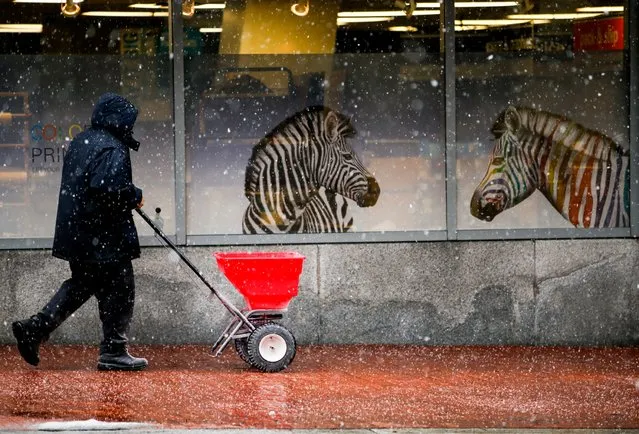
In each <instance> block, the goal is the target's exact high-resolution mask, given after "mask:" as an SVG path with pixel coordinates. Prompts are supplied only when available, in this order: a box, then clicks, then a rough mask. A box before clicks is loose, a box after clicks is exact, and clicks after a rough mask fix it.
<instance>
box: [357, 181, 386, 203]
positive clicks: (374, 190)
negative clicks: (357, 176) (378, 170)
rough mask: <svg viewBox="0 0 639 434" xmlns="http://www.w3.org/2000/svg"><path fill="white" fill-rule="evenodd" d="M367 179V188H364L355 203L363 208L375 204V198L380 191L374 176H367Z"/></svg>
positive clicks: (377, 197)
mask: <svg viewBox="0 0 639 434" xmlns="http://www.w3.org/2000/svg"><path fill="white" fill-rule="evenodd" d="M367 181H368V189H367V190H366V193H364V194H363V195H361V196H359V197H358V198H357V199H356V201H357V205H359V206H360V207H363V208H365V207H369V206H373V205H375V204H376V203H377V199H379V194H380V192H381V190H380V188H379V184H378V183H377V180H376V179H375V178H373V177H368V178H367Z"/></svg>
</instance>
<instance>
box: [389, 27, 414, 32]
mask: <svg viewBox="0 0 639 434" xmlns="http://www.w3.org/2000/svg"><path fill="white" fill-rule="evenodd" d="M388 30H389V31H390V32H416V31H417V27H413V26H391V27H389V28H388Z"/></svg>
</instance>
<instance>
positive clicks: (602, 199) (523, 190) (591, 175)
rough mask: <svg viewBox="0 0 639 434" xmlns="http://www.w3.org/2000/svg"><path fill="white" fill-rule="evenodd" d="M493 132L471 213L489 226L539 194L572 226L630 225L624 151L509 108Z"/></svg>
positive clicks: (564, 122)
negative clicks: (489, 153)
mask: <svg viewBox="0 0 639 434" xmlns="http://www.w3.org/2000/svg"><path fill="white" fill-rule="evenodd" d="M491 131H492V132H493V134H494V135H495V138H496V143H495V146H494V148H493V153H492V157H491V161H490V164H489V167H488V170H487V173H486V175H485V176H484V179H483V180H482V181H481V182H480V183H479V185H478V186H477V188H476V190H475V193H474V194H473V198H472V199H471V214H472V215H473V216H475V217H477V218H479V219H483V220H487V221H490V220H492V219H493V218H494V217H495V216H496V215H497V214H499V213H500V212H502V211H504V210H506V209H508V208H511V207H513V206H515V205H517V204H518V203H520V202H521V201H522V200H524V199H525V198H527V197H528V196H530V194H532V192H533V191H534V190H535V189H539V190H540V191H541V192H542V193H543V194H544V196H546V198H547V199H548V200H549V201H550V202H551V203H552V205H553V206H554V207H555V209H557V211H559V212H560V213H561V214H562V215H563V216H564V217H565V218H566V219H568V220H569V221H570V222H571V223H572V224H573V225H574V226H577V227H584V228H591V227H619V226H628V225H629V223H630V203H629V193H628V189H629V176H630V167H629V157H628V154H629V153H628V151H627V150H625V149H623V148H622V147H621V146H619V145H618V144H616V143H615V142H614V141H613V140H612V139H610V138H609V137H607V136H605V135H603V134H601V133H599V132H597V131H594V130H590V129H587V128H585V127H583V126H581V125H579V124H578V123H576V122H574V121H572V120H570V119H568V118H566V117H564V116H560V115H556V114H552V113H549V112H545V111H540V110H534V109H531V108H527V107H517V108H515V107H509V108H507V109H506V110H504V112H502V113H501V114H500V116H499V117H498V118H497V121H496V122H495V124H494V125H493V127H492V129H491Z"/></svg>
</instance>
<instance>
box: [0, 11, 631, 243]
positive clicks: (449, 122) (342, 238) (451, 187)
mask: <svg viewBox="0 0 639 434" xmlns="http://www.w3.org/2000/svg"><path fill="white" fill-rule="evenodd" d="M625 10H626V13H625V22H626V26H625V35H624V37H625V40H626V41H627V45H626V49H625V53H624V54H625V55H624V63H625V65H624V67H625V70H626V71H627V76H626V78H627V82H628V86H629V89H628V97H629V101H628V104H629V107H628V122H629V123H628V124H629V139H630V141H629V145H630V161H631V164H630V176H631V184H632V187H634V188H631V192H630V193H631V208H630V217H631V223H630V227H628V228H609V229H579V228H530V229H494V230H478V229H472V230H471V229H468V230H467V229H459V228H458V227H457V213H458V211H457V178H456V165H457V156H456V110H455V98H456V94H455V85H456V84H455V81H456V65H455V61H456V58H455V30H454V29H455V8H454V0H444V1H443V8H442V11H441V15H440V18H441V27H440V28H441V38H440V40H441V55H442V60H443V64H444V81H445V95H444V104H443V107H441V109H442V110H445V118H444V125H443V126H442V128H443V136H444V140H445V151H446V156H445V162H446V169H445V171H446V224H447V227H446V229H440V230H418V231H417V230H413V231H392V232H352V233H345V234H288V235H239V234H215V235H214V234H209V235H198V234H193V235H189V234H188V232H187V220H186V200H187V195H186V125H185V114H184V109H185V96H184V78H185V77H184V54H183V52H184V51H183V49H184V30H183V19H182V13H181V12H182V0H171V1H169V23H168V24H169V39H170V44H169V46H170V48H169V53H170V57H171V65H172V71H171V76H172V86H173V91H172V107H173V121H174V124H173V125H174V126H173V133H174V138H173V145H174V152H175V162H174V167H175V174H174V176H175V210H174V211H175V221H176V225H175V228H176V232H175V234H174V235H172V236H171V237H172V239H173V240H174V241H175V243H176V244H178V245H181V246H206V245H267V244H271V245H272V244H346V243H348V244H353V243H376V242H380V243H383V242H427V241H471V240H472V241H475V240H484V241H491V240H517V239H565V238H631V237H633V238H637V237H639V100H638V99H639V4H637V3H636V2H633V1H629V0H626V9H625ZM52 243H53V239H52V238H9V239H0V250H14V249H28V250H33V249H50V248H51V245H52ZM140 244H141V245H143V246H157V245H159V243H158V241H157V240H156V239H155V238H154V237H152V236H142V237H140Z"/></svg>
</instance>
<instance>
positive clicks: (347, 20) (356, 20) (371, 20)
mask: <svg viewBox="0 0 639 434" xmlns="http://www.w3.org/2000/svg"><path fill="white" fill-rule="evenodd" d="M391 19H392V18H390V17H349V18H338V19H337V25H338V26H343V25H344V24H349V23H377V22H382V21H390V20H391Z"/></svg>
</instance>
